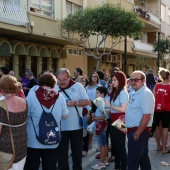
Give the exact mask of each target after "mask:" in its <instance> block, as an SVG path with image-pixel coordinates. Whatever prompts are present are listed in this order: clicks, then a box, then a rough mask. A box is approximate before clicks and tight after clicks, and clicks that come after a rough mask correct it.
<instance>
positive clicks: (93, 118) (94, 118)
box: [91, 113, 96, 121]
mask: <svg viewBox="0 0 170 170" xmlns="http://www.w3.org/2000/svg"><path fill="white" fill-rule="evenodd" d="M91 116H92V121H94V120H96V116H95V114H94V113H93V114H92V115H91Z"/></svg>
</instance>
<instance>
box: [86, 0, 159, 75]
mask: <svg viewBox="0 0 170 170" xmlns="http://www.w3.org/2000/svg"><path fill="white" fill-rule="evenodd" d="M102 2H103V0H93V2H92V1H90V0H88V6H95V5H97V4H99V3H102ZM104 2H110V3H113V4H118V5H121V6H123V7H124V8H125V9H127V10H131V11H134V12H136V13H137V14H138V16H139V18H140V19H141V20H142V21H143V22H144V24H145V27H144V29H143V30H142V33H141V34H139V35H136V37H135V36H134V37H133V38H131V39H130V38H127V73H128V74H131V72H132V71H134V70H136V69H140V70H143V71H145V68H146V67H149V68H152V69H153V70H154V71H155V73H156V62H157V53H154V52H153V43H154V42H155V41H156V38H157V32H158V31H159V30H160V26H161V22H160V8H161V7H160V5H161V3H160V0H105V1H104ZM109 47H110V46H109V43H108V48H109ZM124 52H125V43H124V42H121V43H119V44H118V45H117V46H116V47H114V49H113V50H112V59H110V58H105V59H104V60H102V61H101V62H100V68H101V69H102V70H106V71H107V72H109V70H110V68H111V67H114V66H118V67H120V68H121V69H122V70H123V68H124ZM88 62H89V63H93V62H95V61H94V60H93V59H92V58H91V59H88ZM91 67H93V65H92V64H91ZM89 69H90V68H89ZM108 69H109V70H108Z"/></svg>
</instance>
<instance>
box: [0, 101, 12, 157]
mask: <svg viewBox="0 0 170 170" xmlns="http://www.w3.org/2000/svg"><path fill="white" fill-rule="evenodd" d="M2 107H3V108H4V107H5V108H6V112H7V118H8V123H9V125H10V119H9V112H8V107H7V105H6V103H5V101H4V100H2ZM9 130H10V138H11V144H12V150H13V155H14V157H15V149H14V139H13V135H12V129H11V127H9Z"/></svg>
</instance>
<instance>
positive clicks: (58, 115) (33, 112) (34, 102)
mask: <svg viewBox="0 0 170 170" xmlns="http://www.w3.org/2000/svg"><path fill="white" fill-rule="evenodd" d="M36 88H38V86H37V87H36ZM26 100H27V103H28V122H27V134H28V140H27V146H28V147H30V148H42V149H44V148H49V149H50V148H56V147H57V146H58V144H56V145H43V144H41V143H39V142H38V140H37V139H36V136H35V132H34V128H33V124H32V121H31V117H32V119H33V122H34V126H35V129H36V131H37V133H39V120H40V117H41V114H42V112H43V110H42V107H41V105H40V103H39V100H38V99H37V97H36V93H35V88H34V87H33V89H32V90H30V92H29V94H28V96H27V98H26ZM52 107H53V105H52V106H51V107H50V108H49V109H47V108H46V107H43V108H44V110H45V111H46V112H47V113H49V112H50V111H51V109H52ZM68 113H69V111H68V109H67V106H66V102H65V99H64V97H63V96H62V95H59V96H58V99H57V100H56V102H55V105H54V108H53V111H52V115H53V116H54V118H55V120H56V122H57V124H58V127H59V128H60V121H61V119H62V115H68Z"/></svg>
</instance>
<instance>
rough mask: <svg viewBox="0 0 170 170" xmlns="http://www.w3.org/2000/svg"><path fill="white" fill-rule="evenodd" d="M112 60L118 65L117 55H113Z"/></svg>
mask: <svg viewBox="0 0 170 170" xmlns="http://www.w3.org/2000/svg"><path fill="white" fill-rule="evenodd" d="M112 60H113V63H117V55H115V54H113V56H112Z"/></svg>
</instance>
